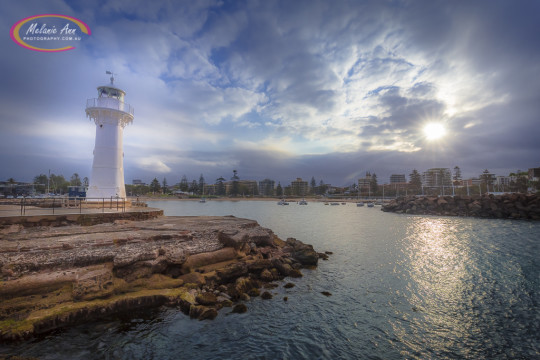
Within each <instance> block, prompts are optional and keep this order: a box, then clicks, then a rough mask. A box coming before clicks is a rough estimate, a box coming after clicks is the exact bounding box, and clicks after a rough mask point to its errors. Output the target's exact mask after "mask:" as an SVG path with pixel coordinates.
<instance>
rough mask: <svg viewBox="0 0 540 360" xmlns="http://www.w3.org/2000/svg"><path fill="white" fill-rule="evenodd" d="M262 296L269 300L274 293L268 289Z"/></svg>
mask: <svg viewBox="0 0 540 360" xmlns="http://www.w3.org/2000/svg"><path fill="white" fill-rule="evenodd" d="M261 298H262V299H263V300H269V299H271V298H272V294H270V293H269V292H268V291H265V292H263V293H262V294H261Z"/></svg>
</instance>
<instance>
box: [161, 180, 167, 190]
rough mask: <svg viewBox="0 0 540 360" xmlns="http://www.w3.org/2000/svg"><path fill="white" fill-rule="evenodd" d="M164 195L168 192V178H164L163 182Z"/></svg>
mask: <svg viewBox="0 0 540 360" xmlns="http://www.w3.org/2000/svg"><path fill="white" fill-rule="evenodd" d="M161 184H162V188H163V193H164V194H165V193H166V192H167V178H163V181H162V182H161Z"/></svg>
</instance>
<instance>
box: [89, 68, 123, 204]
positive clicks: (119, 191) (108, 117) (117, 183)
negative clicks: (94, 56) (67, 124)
mask: <svg viewBox="0 0 540 360" xmlns="http://www.w3.org/2000/svg"><path fill="white" fill-rule="evenodd" d="M107 74H110V75H111V79H110V80H111V83H110V84H108V85H104V86H98V88H97V90H98V97H97V98H94V99H88V100H87V101H86V116H87V117H89V118H90V119H91V120H94V123H95V124H96V141H95V146H94V161H93V163H92V174H91V176H90V184H89V186H88V192H87V196H88V198H89V200H91V199H92V198H93V199H96V200H97V199H100V198H111V197H112V198H125V197H126V186H125V183H124V152H123V145H122V142H123V139H122V138H123V133H124V127H126V125H127V124H131V123H132V122H133V118H134V115H133V108H132V107H131V106H130V105H128V104H126V103H125V102H124V97H125V95H126V93H125V91H124V90H122V89H120V88H118V87H116V86H115V85H114V75H113V74H112V73H111V72H109V71H107Z"/></svg>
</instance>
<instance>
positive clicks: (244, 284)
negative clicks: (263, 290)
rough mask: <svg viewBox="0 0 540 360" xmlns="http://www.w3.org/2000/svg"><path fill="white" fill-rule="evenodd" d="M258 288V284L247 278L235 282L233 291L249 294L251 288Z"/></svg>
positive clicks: (240, 278)
mask: <svg viewBox="0 0 540 360" xmlns="http://www.w3.org/2000/svg"><path fill="white" fill-rule="evenodd" d="M259 286H260V284H259V282H258V281H256V280H254V279H251V278H248V277H239V278H238V279H236V281H235V286H234V287H235V290H236V291H237V292H240V293H243V292H244V293H245V292H249V290H251V289H253V288H258V287H259Z"/></svg>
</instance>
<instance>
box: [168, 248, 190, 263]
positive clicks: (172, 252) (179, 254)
mask: <svg viewBox="0 0 540 360" xmlns="http://www.w3.org/2000/svg"><path fill="white" fill-rule="evenodd" d="M163 255H164V256H165V259H166V260H167V263H169V264H171V265H182V264H183V263H184V262H186V259H187V255H188V254H187V253H186V251H185V250H184V249H181V248H170V247H167V248H165V249H163Z"/></svg>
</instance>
